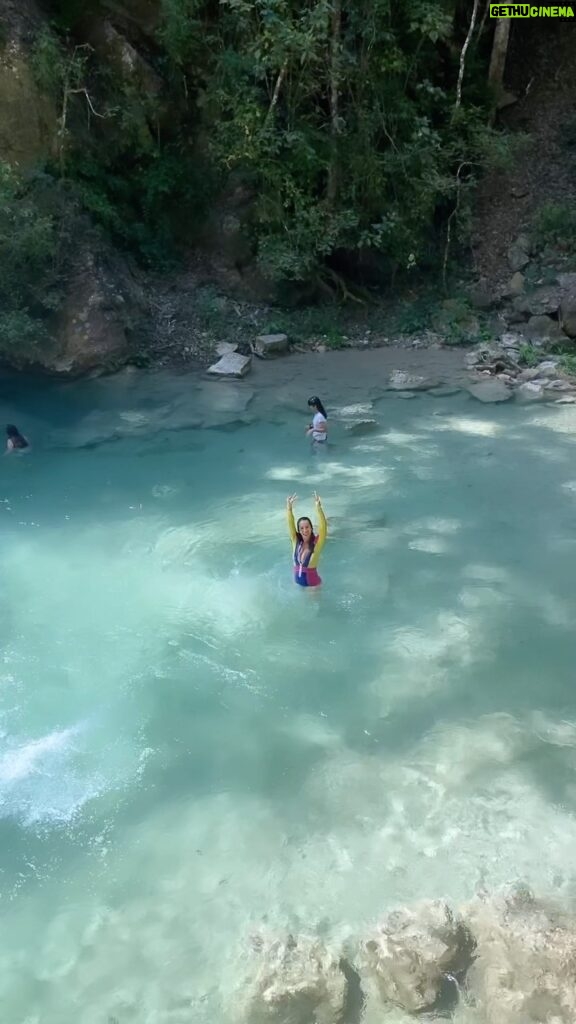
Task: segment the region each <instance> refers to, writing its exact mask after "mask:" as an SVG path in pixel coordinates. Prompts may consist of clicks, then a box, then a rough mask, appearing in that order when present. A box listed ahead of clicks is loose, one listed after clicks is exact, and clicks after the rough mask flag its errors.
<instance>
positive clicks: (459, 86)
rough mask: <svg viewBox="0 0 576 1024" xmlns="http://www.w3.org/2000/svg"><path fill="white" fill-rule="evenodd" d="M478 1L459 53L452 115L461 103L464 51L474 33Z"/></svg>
mask: <svg viewBox="0 0 576 1024" xmlns="http://www.w3.org/2000/svg"><path fill="white" fill-rule="evenodd" d="M478 6H479V0H474V7H473V8H472V17H471V18H470V24H469V26H468V34H467V36H466V39H465V40H464V46H463V47H462V49H461V51H460V68H459V70H458V84H457V85H456V103H455V104H454V113H456V111H457V110H458V108H459V106H460V104H461V102H462V83H463V81H464V67H465V65H466V51H467V50H468V47H469V46H470V40H471V39H472V35H473V33H474V26H475V24H476V17H477V15H478Z"/></svg>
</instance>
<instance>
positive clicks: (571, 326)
mask: <svg viewBox="0 0 576 1024" xmlns="http://www.w3.org/2000/svg"><path fill="white" fill-rule="evenodd" d="M558 282H559V284H560V287H561V290H562V298H561V300H560V307H559V310H558V319H559V321H560V326H561V328H562V330H563V331H564V334H567V335H568V337H569V338H576V274H559V275H558Z"/></svg>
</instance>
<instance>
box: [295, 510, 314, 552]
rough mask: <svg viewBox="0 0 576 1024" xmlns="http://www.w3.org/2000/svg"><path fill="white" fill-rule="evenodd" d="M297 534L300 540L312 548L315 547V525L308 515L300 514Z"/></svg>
mask: <svg viewBox="0 0 576 1024" xmlns="http://www.w3.org/2000/svg"><path fill="white" fill-rule="evenodd" d="M296 534H297V537H298V540H299V541H302V542H303V543H304V544H307V545H308V546H309V547H311V548H313V547H314V527H313V526H312V521H311V520H310V519H309V518H308V516H300V519H299V520H298V522H297V523H296Z"/></svg>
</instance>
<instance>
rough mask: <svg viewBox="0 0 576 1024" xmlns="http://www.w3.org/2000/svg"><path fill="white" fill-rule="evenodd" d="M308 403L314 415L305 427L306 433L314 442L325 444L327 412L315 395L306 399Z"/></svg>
mask: <svg viewBox="0 0 576 1024" xmlns="http://www.w3.org/2000/svg"><path fill="white" fill-rule="evenodd" d="M308 405H309V406H310V408H311V409H314V416H313V417H312V423H309V424H308V426H307V427H306V434H307V435H308V436H309V437H310V436H311V437H312V440H313V441H314V443H315V444H325V443H326V439H327V437H328V423H327V420H328V413H327V412H326V409H325V408H324V406H323V405H322V402H321V401H320V399H319V398H318V397H317V395H313V396H312V398H309V399H308Z"/></svg>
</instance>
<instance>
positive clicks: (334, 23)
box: [327, 0, 342, 206]
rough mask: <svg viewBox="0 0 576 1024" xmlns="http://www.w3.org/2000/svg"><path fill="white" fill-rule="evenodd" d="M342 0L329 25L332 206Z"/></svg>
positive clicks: (329, 189)
mask: <svg viewBox="0 0 576 1024" xmlns="http://www.w3.org/2000/svg"><path fill="white" fill-rule="evenodd" d="M341 31H342V0H333V7H332V17H331V25H330V135H331V154H330V164H329V166H328V187H327V199H328V203H329V204H330V205H331V206H332V205H334V203H335V201H336V196H337V194H338V135H339V133H340V35H341Z"/></svg>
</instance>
